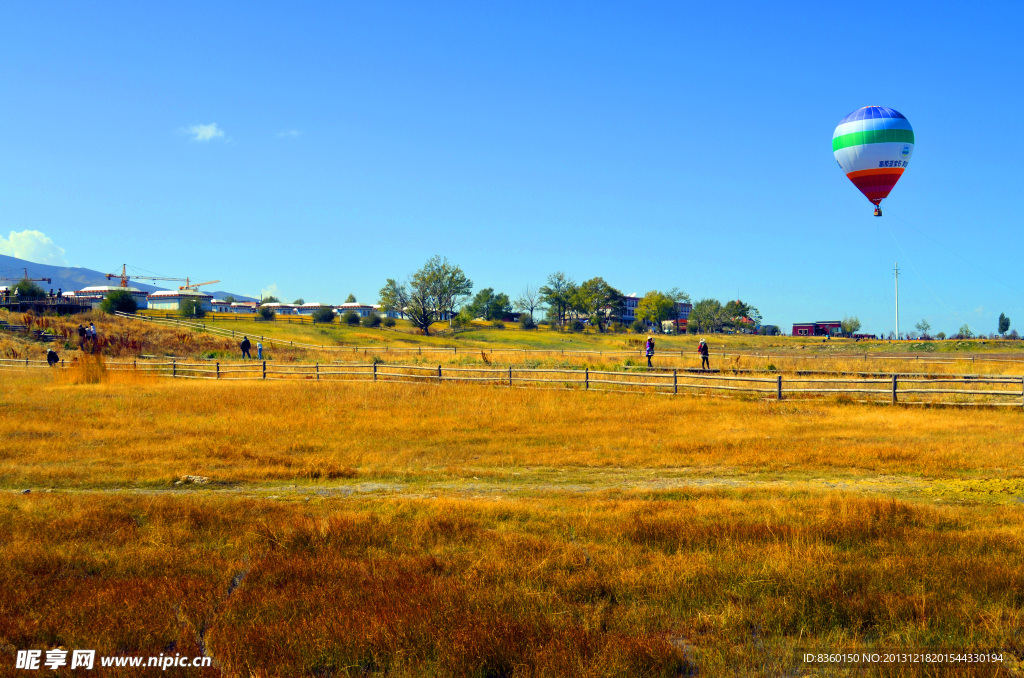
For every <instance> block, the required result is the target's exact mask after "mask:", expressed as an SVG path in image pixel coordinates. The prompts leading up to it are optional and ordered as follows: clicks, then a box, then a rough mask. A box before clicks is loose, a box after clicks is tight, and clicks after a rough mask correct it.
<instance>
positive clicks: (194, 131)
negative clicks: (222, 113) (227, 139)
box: [181, 122, 224, 141]
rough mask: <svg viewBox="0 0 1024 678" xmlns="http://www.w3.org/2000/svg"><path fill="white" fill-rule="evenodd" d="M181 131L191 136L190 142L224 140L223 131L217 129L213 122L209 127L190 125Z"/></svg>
mask: <svg viewBox="0 0 1024 678" xmlns="http://www.w3.org/2000/svg"><path fill="white" fill-rule="evenodd" d="M181 131H182V132H184V133H185V134H189V135H191V136H192V141H213V140H214V139H223V138H224V130H222V129H221V128H220V127H217V123H215V122H211V123H210V124H209V125H190V126H188V127H184V128H182V130H181Z"/></svg>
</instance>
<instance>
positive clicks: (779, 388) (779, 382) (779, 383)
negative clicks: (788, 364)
mask: <svg viewBox="0 0 1024 678" xmlns="http://www.w3.org/2000/svg"><path fill="white" fill-rule="evenodd" d="M775 397H776V399H778V400H782V375H781V374H780V375H778V376H777V377H775Z"/></svg>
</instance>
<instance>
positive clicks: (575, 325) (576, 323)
mask: <svg viewBox="0 0 1024 678" xmlns="http://www.w3.org/2000/svg"><path fill="white" fill-rule="evenodd" d="M583 327H584V325H583V321H582V320H580V319H579V318H577V319H576V320H573V321H572V322H571V323H569V329H570V330H572V331H573V332H582V331H583Z"/></svg>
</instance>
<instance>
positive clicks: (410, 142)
mask: <svg viewBox="0 0 1024 678" xmlns="http://www.w3.org/2000/svg"><path fill="white" fill-rule="evenodd" d="M851 9H852V8H851V6H850V5H849V4H839V3H789V4H769V3H732V4H726V3H692V4H691V3H642V2H638V3H628V4H627V3H549V2H545V3H540V2H538V3H529V2H521V3H501V4H499V3H462V4H458V3H445V2H437V3H398V2H394V3H340V2H329V3H327V2H325V3H313V2H310V3H298V4H295V5H291V6H286V5H285V4H284V3H244V4H243V3H237V4H226V3H188V2H180V3H117V2H109V3H28V2H18V3H9V4H8V5H6V6H5V12H4V14H5V18H4V21H3V22H2V24H0V102H2V103H3V105H2V106H0V128H2V130H3V132H2V135H0V252H2V253H5V254H13V255H14V256H20V255H21V254H24V253H26V252H30V253H31V254H32V255H33V256H35V257H36V258H37V259H38V260H40V261H41V260H43V259H48V261H47V263H57V260H58V259H61V258H62V259H63V261H65V262H67V263H68V264H71V265H77V266H85V267H89V268H97V269H111V270H114V269H115V268H116V267H118V266H119V265H120V264H121V263H124V262H127V263H128V264H129V265H130V266H134V267H136V270H138V271H142V270H145V271H151V272H154V273H156V274H161V275H168V276H186V275H187V276H190V277H191V278H193V279H201V280H205V279H214V278H218V279H220V280H222V281H223V283H222V284H220V285H217V287H218V288H221V289H230V290H234V291H237V292H239V293H244V294H254V295H257V294H259V293H260V291H261V290H272V291H277V292H278V293H279V296H281V297H282V298H284V299H286V300H291V299H293V298H295V297H299V296H301V297H304V298H305V299H306V300H307V301H322V302H325V303H330V302H334V303H337V302H340V301H342V300H343V299H344V297H345V296H346V295H347V294H348V293H350V292H352V293H355V295H356V296H357V297H358V298H359V299H360V300H365V301H374V300H376V296H377V291H378V290H379V289H380V287H381V286H382V285H383V283H384V281H385V279H386V278H389V277H394V278H403V277H405V276H407V275H408V274H409V273H411V272H412V271H414V270H415V269H416V268H418V267H419V266H420V265H421V264H422V263H423V262H424V261H425V260H426V259H427V258H429V257H430V256H431V255H433V254H441V255H444V256H446V257H448V259H449V260H451V261H453V262H454V263H457V264H459V265H460V266H462V268H463V269H464V270H465V271H466V273H467V274H468V275H469V277H470V278H471V279H472V280H473V281H474V283H475V284H476V287H477V289H479V288H482V287H494V288H495V289H497V290H499V291H504V292H506V293H508V294H509V295H510V296H512V297H513V298H514V297H515V296H516V295H517V294H518V293H519V292H520V291H521V290H522V289H523V288H524V287H525V286H526V285H528V284H529V285H532V286H534V287H536V286H539V285H541V284H543V282H544V280H545V278H546V277H547V275H548V274H550V273H552V272H554V271H559V270H561V271H565V272H566V273H567V274H569V275H570V276H572V277H573V278H575V279H576V280H578V281H582V280H585V279H587V278H590V277H593V276H597V275H599V276H603V277H604V278H605V279H606V280H608V282H610V283H611V284H612V285H614V286H616V287H618V288H619V289H621V290H622V291H623V292H627V293H629V292H639V293H641V294H642V293H643V292H645V291H647V290H650V289H668V288H671V287H676V286H678V287H680V288H682V289H684V290H686V291H687V292H689V294H690V295H691V296H692V297H693V298H694V300H697V299H700V298H703V297H715V298H718V299H721V300H722V301H725V300H727V299H730V298H735V297H739V298H742V299H744V300H745V301H748V302H750V303H753V304H754V305H756V306H757V307H759V308H760V310H761V312H762V314H763V316H764V318H765V322H771V323H777V324H779V325H781V326H783V327H784V328H787V329H788V326H789V325H791V324H792V323H793V322H796V321H806V320H826V319H838V318H842V317H843V316H844V315H856V316H858V317H859V318H860V319H861V320H862V322H863V324H864V330H866V331H869V332H889V331H891V330H892V329H893V324H894V320H893V310H894V309H893V305H894V304H893V276H892V268H893V264H894V262H895V261H899V264H900V269H901V276H900V302H901V303H900V319H901V329H903V330H904V331H907V330H910V329H912V324H913V323H914V322H917V321H918V320H920V319H922V318H926V319H928V321H929V322H930V323H931V325H932V327H933V331H937V330H945V331H946V332H951V331H955V330H956V329H957V328H958V327H959V326H960V325H962V324H964V323H967V324H969V325H970V327H971V328H972V329H973V330H975V331H984V332H991V331H995V329H996V319H997V318H998V316H999V313H1001V312H1004V313H1006V314H1007V315H1008V316H1010V318H1011V319H1012V320H1013V323H1014V325H1013V326H1014V327H1018V328H1019V329H1024V293H1022V291H1024V282H1022V281H1021V276H1020V258H1021V254H1020V253H1021V251H1022V245H1024V236H1022V235H1021V228H1020V222H1021V208H1022V206H1024V205H1022V194H1021V178H1022V177H1021V169H1020V167H1019V164H1018V163H1017V161H1015V160H1014V157H1015V156H1013V154H1012V153H1011V152H1010V151H1012V147H1008V146H1007V143H1008V142H1007V141H1006V139H1007V138H1011V139H1012V138H1013V137H1012V134H1013V131H1012V130H1014V129H1017V127H1018V126H1019V122H1018V112H1019V111H1020V110H1022V101H1021V99H1022V90H1024V88H1021V86H1020V81H1021V77H1022V76H1021V73H1022V66H1024V49H1022V48H1021V40H1020V36H1019V34H1018V33H1017V32H1018V30H1019V27H1020V26H1021V25H1022V23H1024V22H1022V19H1024V16H1022V14H1024V10H1022V9H1021V6H1020V5H1019V4H1017V3H1000V2H996V3H990V4H986V5H978V6H976V7H968V6H966V5H960V6H955V5H946V6H942V5H937V4H935V3H928V4H925V3H891V4H889V5H886V6H884V7H881V6H875V5H872V6H870V7H867V6H865V7H861V8H860V9H857V10H856V11H851ZM854 9H855V8H854ZM874 104H877V105H884V106H889V107H892V108H895V109H896V110H898V111H900V112H902V113H903V114H904V115H906V117H907V118H908V119H909V120H910V122H911V123H912V124H913V126H914V130H915V134H916V145H915V149H914V156H913V160H912V162H911V164H910V166H909V167H908V169H907V172H906V174H905V175H904V176H903V179H902V180H901V181H900V183H899V184H898V185H897V186H896V188H895V190H894V191H893V193H892V195H891V196H890V198H889V199H888V200H886V201H885V202H884V203H883V208H884V211H885V216H884V217H882V218H881V219H876V218H874V217H872V215H871V205H870V204H869V203H868V202H867V200H866V199H865V198H864V197H863V196H862V195H861V194H860V193H859V192H858V191H857V190H856V189H855V188H854V187H853V186H852V184H850V183H849V182H848V181H847V179H846V178H845V177H844V176H843V174H842V172H841V171H840V170H839V168H838V166H837V165H836V162H835V160H834V159H833V157H832V149H831V137H832V130H833V129H834V127H835V125H836V124H837V123H838V121H839V120H840V119H841V118H842V117H843V116H845V115H846V114H847V113H849V112H850V111H852V110H854V109H856V108H859V107H861V106H865V105H874ZM25 231H38V232H39V234H41V235H35V234H28V235H25V233H24V232H25ZM46 239H48V240H49V241H50V242H49V243H48V242H46ZM26 242H27V243H28V244H27V245H26V244H25V243H26ZM17 243H22V244H21V245H18V244H17ZM18 247H20V248H21V249H20V250H19V249H17V248H18ZM60 250H63V252H62V253H61V252H60Z"/></svg>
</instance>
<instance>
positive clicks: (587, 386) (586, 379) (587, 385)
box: [583, 367, 590, 390]
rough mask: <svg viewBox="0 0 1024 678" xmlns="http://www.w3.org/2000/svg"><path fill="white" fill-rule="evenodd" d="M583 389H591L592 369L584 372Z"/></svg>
mask: <svg viewBox="0 0 1024 678" xmlns="http://www.w3.org/2000/svg"><path fill="white" fill-rule="evenodd" d="M583 388H584V390H589V389H590V368H589V367H588V368H586V369H585V370H584V372H583Z"/></svg>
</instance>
